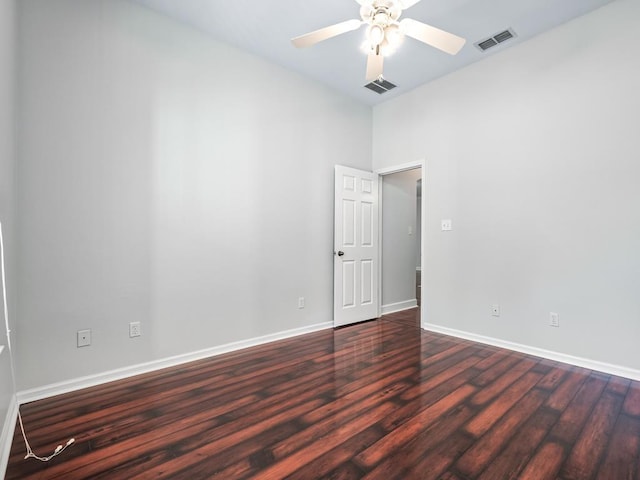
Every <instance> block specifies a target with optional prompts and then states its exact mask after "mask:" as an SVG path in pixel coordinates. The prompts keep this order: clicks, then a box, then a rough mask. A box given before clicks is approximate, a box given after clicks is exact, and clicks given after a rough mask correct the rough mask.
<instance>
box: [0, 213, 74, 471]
mask: <svg viewBox="0 0 640 480" xmlns="http://www.w3.org/2000/svg"><path fill="white" fill-rule="evenodd" d="M0 264H1V267H2V268H1V270H2V303H3V307H4V323H5V327H6V329H7V348H8V350H9V365H11V380H12V381H13V394H14V396H15V395H16V393H17V391H18V389H17V388H16V372H15V368H14V367H13V356H12V351H11V329H10V328H9V309H8V308H7V282H6V277H5V273H4V238H3V237H2V222H0ZM15 400H16V402H17V401H18V399H17V398H15ZM18 422H19V424H20V431H21V432H22V438H24V444H25V445H26V448H27V454H26V455H25V456H24V458H25V460H26V459H28V458H35V459H36V460H40V461H41V462H48V461H49V460H51V459H52V458H53V457H56V456H58V455H60V454H61V453H62V452H64V451H65V450H66V449H67V447H68V446H69V445H71V444H72V443H73V442H75V439H74V438H70V439H69V441H68V442H67V443H66V444H65V446H64V447H63V446H62V445H58V446H57V447H56V449H55V450H54V451H53V453H52V454H51V455H49V456H48V457H40V456H38V455H36V454H35V453H33V450H32V449H31V445H29V441H28V440H27V435H26V433H25V432H24V425H23V424H22V415H21V414H20V405H18Z"/></svg>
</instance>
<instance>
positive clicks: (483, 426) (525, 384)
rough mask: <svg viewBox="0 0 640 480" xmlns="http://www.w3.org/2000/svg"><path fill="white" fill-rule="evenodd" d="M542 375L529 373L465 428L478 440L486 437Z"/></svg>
mask: <svg viewBox="0 0 640 480" xmlns="http://www.w3.org/2000/svg"><path fill="white" fill-rule="evenodd" d="M541 376H542V375H541V374H539V373H533V372H529V373H527V374H525V375H524V376H523V377H521V378H520V379H519V380H517V381H516V382H515V383H513V384H512V385H511V386H510V387H509V388H507V389H506V390H505V391H504V392H503V393H502V395H500V396H499V397H497V398H496V399H495V400H494V401H493V402H491V403H490V404H489V405H487V406H486V407H485V408H484V409H483V410H482V411H481V412H480V413H478V415H476V416H475V417H474V418H473V419H472V420H471V421H470V422H469V423H468V424H467V426H466V427H465V430H466V431H467V432H468V433H469V434H470V435H473V436H475V437H476V438H477V437H479V436H481V435H484V434H485V433H486V431H487V430H489V429H490V428H491V427H492V426H493V425H495V424H496V422H498V421H499V420H500V418H501V417H502V416H503V415H504V414H505V413H506V412H507V411H508V410H509V409H510V408H511V407H513V406H514V405H515V404H516V403H517V402H518V401H519V400H520V399H521V398H522V397H523V396H524V395H526V394H527V392H529V391H530V390H531V389H532V388H533V386H534V385H535V384H536V383H538V381H539V380H540V377H541Z"/></svg>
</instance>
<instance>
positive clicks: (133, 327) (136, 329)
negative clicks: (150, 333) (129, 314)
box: [129, 322, 142, 338]
mask: <svg viewBox="0 0 640 480" xmlns="http://www.w3.org/2000/svg"><path fill="white" fill-rule="evenodd" d="M141 334H142V331H141V328H140V322H131V323H129V337H130V338H133V337H139V336H140V335H141Z"/></svg>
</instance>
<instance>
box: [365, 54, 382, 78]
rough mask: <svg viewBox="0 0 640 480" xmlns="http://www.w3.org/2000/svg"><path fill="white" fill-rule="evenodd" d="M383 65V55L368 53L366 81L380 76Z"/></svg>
mask: <svg viewBox="0 0 640 480" xmlns="http://www.w3.org/2000/svg"><path fill="white" fill-rule="evenodd" d="M383 66H384V57H383V56H382V55H376V54H375V53H373V52H372V53H370V54H369V56H368V57H367V82H373V81H374V80H377V79H378V78H380V77H381V76H382V67H383Z"/></svg>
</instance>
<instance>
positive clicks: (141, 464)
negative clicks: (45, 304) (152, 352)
mask: <svg viewBox="0 0 640 480" xmlns="http://www.w3.org/2000/svg"><path fill="white" fill-rule="evenodd" d="M417 312H418V310H417V309H414V310H410V311H406V312H400V313H397V314H392V315H389V316H386V317H383V319H381V320H375V321H370V322H365V323H361V324H357V325H353V326H349V327H345V328H340V329H337V330H324V331H321V332H317V333H312V334H309V335H305V336H301V337H297V338H293V339H290V340H284V341H279V342H274V343H270V344H267V345H262V346H259V347H254V348H251V349H247V350H244V351H238V352H234V353H229V354H226V355H222V356H218V357H214V358H211V359H207V360H202V361H198V362H194V363H190V364H186V365H183V366H179V367H175V368H169V369H165V370H162V371H158V372H154V373H151V374H147V375H142V376H138V377H135V378H129V379H126V380H122V381H118V382H113V383H110V384H106V385H102V386H98V387H94V388H89V389H86V390H82V391H78V392H74V393H70V394H67V395H62V396H58V397H53V398H50V399H47V400H42V401H39V402H34V403H31V404H27V405H24V406H23V407H22V412H23V417H24V421H25V426H26V428H27V430H28V433H29V436H30V441H31V444H32V447H33V448H34V449H35V450H36V452H40V453H41V454H48V453H49V452H51V451H52V450H53V449H54V448H55V446H56V445H57V444H58V443H64V442H66V440H67V439H68V438H69V437H71V436H74V437H75V439H76V443H75V444H74V445H72V446H71V447H70V448H69V449H68V450H67V451H65V452H64V453H63V454H62V455H61V456H59V457H57V458H55V459H54V460H53V461H52V462H51V463H49V464H40V463H39V462H36V461H33V460H28V461H25V460H23V456H24V443H23V440H22V438H21V437H20V435H19V430H18V429H16V435H15V439H14V443H13V448H12V451H11V458H10V462H9V468H8V471H7V475H6V478H7V479H53V478H56V479H65V480H72V479H86V478H91V479H152V478H168V479H190V480H194V479H209V478H216V479H218V478H219V479H224V480H227V479H238V478H260V479H282V478H290V479H317V478H322V479H336V480H338V479H341V480H346V479H384V480H390V479H421V480H424V479H442V480H464V479H482V480H501V479H530V480H546V479H554V480H556V479H566V480H569V479H574V480H577V479H580V480H583V479H594V480H596V479H598V480H604V479H606V480H627V479H628V480H633V479H635V480H639V479H640V477H639V475H640V472H639V463H640V461H639V459H640V382H631V381H629V380H625V379H622V378H619V377H614V376H610V375H605V374H601V373H597V372H593V371H590V370H586V369H583V368H576V367H569V366H565V365H561V364H558V363H556V362H552V361H548V360H542V359H540V358H536V357H531V356H527V355H522V354H518V353H513V352H509V351H506V350H501V349H498V348H493V347H487V346H483V345H480V344H476V343H473V342H469V341H464V340H459V339H455V338H451V337H446V336H443V335H438V334H434V333H429V332H424V331H421V330H420V329H419V328H418V326H417V320H416V318H417V317H416V315H417ZM412 315H413V317H412Z"/></svg>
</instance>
